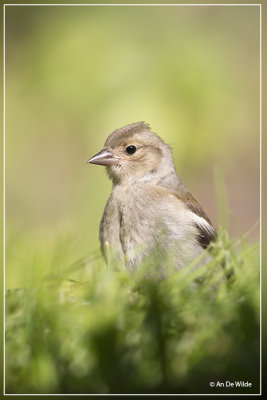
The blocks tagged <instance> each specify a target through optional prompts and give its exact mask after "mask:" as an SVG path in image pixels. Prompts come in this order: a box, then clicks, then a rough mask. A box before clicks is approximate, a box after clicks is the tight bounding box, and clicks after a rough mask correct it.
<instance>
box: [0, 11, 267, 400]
mask: <svg viewBox="0 0 267 400" xmlns="http://www.w3.org/2000/svg"><path fill="white" fill-rule="evenodd" d="M13 6H17V7H23V6H31V7H36V6H47V7H55V6H58V7H59V6H69V7H73V6H78V7H79V6H84V7H96V6H97V7H114V6H115V7H116V6H121V7H134V6H137V7H153V6H154V7H177V6H179V7H181V6H183V7H185V6H186V7H194V6H197V7H205V6H211V7H212V6H213V7H214V6H227V7H231V6H236V7H237V6H239V7H242V6H243V7H249V6H250V7H253V6H254V7H259V8H260V25H259V28H260V377H259V378H260V393H215V392H214V393H205V394H204V393H199V394H196V393H192V394H185V393H180V394H172V393H170V394H161V393H153V394H132V393H129V394H128V393H124V394H121V393H118V394H113V393H111V394H95V393H80V394H79V393H77V394H76V393H65V394H63V393H33V394H25V393H23V394H22V393H21V394H17V393H14V394H13V393H12V394H8V393H5V54H6V53H5V7H13ZM261 85H262V4H261V3H255V4H246V3H243V4H236V3H235V4H223V3H220V4H209V3H205V4H149V3H148V4H136V3H131V4H119V3H116V4H115V3H114V4H103V3H101V4H95V3H94V4H45V3H44V4H4V5H3V281H4V282H3V287H4V290H3V308H4V313H3V314H4V318H3V389H4V392H3V395H4V396H259V395H260V396H261V395H262V87H261Z"/></svg>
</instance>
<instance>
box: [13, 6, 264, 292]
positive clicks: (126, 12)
mask: <svg viewBox="0 0 267 400" xmlns="http://www.w3.org/2000/svg"><path fill="white" fill-rule="evenodd" d="M259 34H260V33H259V8H258V7H234V6H233V7H212V6H209V7H184V6H179V7H122V6H118V7H97V6H91V7H89V6H84V7H83V6H82V7H67V6H65V7H49V6H42V7H31V6H28V7H19V6H18V7H16V6H13V7H6V99H5V100H6V101H5V105H6V150H5V157H6V288H11V287H17V286H21V285H23V284H25V281H24V280H25V275H26V276H27V271H25V270H24V269H22V266H23V265H25V263H24V261H25V258H27V257H28V256H29V253H30V252H33V254H34V251H35V249H36V248H39V249H42V251H43V252H44V253H45V252H46V247H47V246H49V243H52V242H53V241H57V237H58V234H60V235H62V234H64V235H65V236H68V237H70V241H69V242H70V252H69V256H68V254H67V255H66V259H67V262H69V263H71V262H73V261H75V260H76V259H77V258H79V257H81V256H84V255H86V254H90V253H91V252H92V251H94V250H95V249H98V247H99V243H98V226H99V222H100V218H101V215H102V212H103V208H104V205H105V202H106V200H107V197H108V195H109V193H110V190H111V182H109V181H108V178H107V176H106V174H105V170H104V168H102V167H99V166H92V165H87V164H86V161H87V159H88V158H90V157H91V156H92V155H93V154H95V153H96V152H98V151H99V150H101V148H102V146H103V144H104V141H105V139H106V137H107V135H108V134H109V133H111V131H113V130H114V129H116V128H119V127H121V126H123V125H126V124H128V123H132V122H136V121H140V120H145V121H146V122H148V123H149V124H150V125H151V127H152V130H153V131H154V132H157V133H158V134H159V135H160V136H161V137H162V138H163V139H164V140H165V141H166V142H168V143H169V144H171V146H172V147H173V150H174V156H175V161H176V166H177V171H178V173H179V174H180V176H181V177H182V179H183V180H184V182H185V183H186V185H187V186H188V187H189V188H190V190H191V191H192V193H193V195H194V196H195V197H196V198H197V199H198V200H199V202H200V203H201V204H202V206H203V208H204V209H205V211H206V212H207V214H208V215H209V216H210V218H211V219H212V221H213V222H214V224H215V225H216V224H217V207H216V198H215V188H214V178H213V171H214V168H215V167H217V168H219V169H220V170H221V171H222V172H223V174H224V176H225V182H226V189H227V193H228V197H229V209H230V214H229V219H230V232H231V234H232V235H233V236H238V235H239V234H240V233H241V232H244V231H247V230H248V229H249V228H250V227H251V226H252V225H253V224H254V223H255V222H256V221H257V220H258V219H259V140H260V139H259V129H260V127H259V101H260V98H259V90H260V81H259V69H260V64H259ZM258 231H259V229H258V228H256V229H255V230H254V231H253V233H252V239H257V238H258ZM64 251H65V250H64ZM29 268H30V266H29ZM41 269H42V266H40V270H41ZM43 269H44V270H45V266H43ZM39 272H40V271H39V269H38V270H37V271H36V273H39ZM43 273H45V271H43Z"/></svg>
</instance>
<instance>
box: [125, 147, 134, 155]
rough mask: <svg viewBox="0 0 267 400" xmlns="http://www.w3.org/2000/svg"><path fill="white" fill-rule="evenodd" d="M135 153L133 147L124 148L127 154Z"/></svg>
mask: <svg viewBox="0 0 267 400" xmlns="http://www.w3.org/2000/svg"><path fill="white" fill-rule="evenodd" d="M135 152H136V147H135V146H128V147H126V153H127V154H134V153H135Z"/></svg>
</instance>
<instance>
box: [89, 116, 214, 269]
mask: <svg viewBox="0 0 267 400" xmlns="http://www.w3.org/2000/svg"><path fill="white" fill-rule="evenodd" d="M88 162H89V163H92V164H99V165H105V166H106V167H107V172H108V175H109V177H110V178H111V179H112V181H113V188H112V193H111V195H110V197H109V199H108V202H107V204H106V207H105V211H104V214H103V217H102V221H101V225H100V241H101V248H102V251H103V253H104V255H105V253H106V246H107V245H109V247H110V248H111V250H112V253H113V255H114V256H115V257H117V258H118V259H120V260H121V261H122V262H123V263H124V265H126V267H127V268H129V269H130V270H133V269H135V268H136V267H137V266H139V265H140V263H141V262H142V261H143V259H144V258H145V257H147V256H149V255H151V253H153V251H155V249H157V250H159V249H160V250H159V251H160V252H161V254H162V253H163V254H165V255H166V256H168V257H171V258H172V259H173V260H174V262H175V264H176V265H177V268H179V269H180V268H182V267H183V266H185V265H186V264H188V263H190V262H191V261H192V260H193V259H194V258H195V257H197V256H198V255H199V254H200V253H201V252H202V251H203V248H206V247H207V246H208V245H209V244H210V242H211V241H213V240H214V239H215V237H216V232H215V229H214V227H213V226H212V224H211V221H210V220H209V218H208V217H207V215H206V214H205V212H204V211H203V209H202V208H201V206H200V205H199V203H198V202H197V201H196V199H195V198H194V197H193V196H192V195H191V193H190V192H189V190H188V189H187V188H186V186H185V185H184V184H183V182H182V181H181V179H180V177H179V175H178V174H177V172H176V170H175V166H174V161H173V156H172V151H171V148H170V146H169V145H167V144H166V143H164V142H163V140H162V139H161V138H160V137H159V136H158V135H156V134H155V133H153V132H151V130H150V127H149V126H148V125H147V124H145V123H144V122H137V123H134V124H130V125H127V126H124V127H123V128H120V129H117V130H115V131H114V132H112V133H111V134H110V135H109V137H108V138H107V140H106V142H105V145H104V149H103V150H102V151H101V152H100V153H98V154H96V155H95V156H94V157H92V158H91V159H90V160H88Z"/></svg>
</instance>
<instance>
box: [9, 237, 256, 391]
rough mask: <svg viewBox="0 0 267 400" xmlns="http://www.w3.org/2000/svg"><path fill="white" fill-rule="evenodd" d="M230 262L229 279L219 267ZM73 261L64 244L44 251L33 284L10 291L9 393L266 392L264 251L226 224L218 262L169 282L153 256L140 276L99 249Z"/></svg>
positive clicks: (29, 264)
mask: <svg viewBox="0 0 267 400" xmlns="http://www.w3.org/2000/svg"><path fill="white" fill-rule="evenodd" d="M68 246H69V243H68V241H67V240H65V249H66V250H67V249H68ZM222 259H225V261H226V266H225V268H226V271H227V270H228V271H229V269H231V268H233V267H234V270H235V274H234V276H233V277H232V278H231V279H230V280H229V281H227V280H226V279H225V278H224V272H223V270H222V269H221V268H220V269H219V270H218V269H217V271H216V273H214V270H215V269H214V267H215V266H216V265H218V263H219V262H220V261H221V260H222ZM51 260H53V262H51ZM45 261H46V265H47V266H48V265H49V269H47V275H46V276H44V277H41V276H40V275H39V274H36V273H35V269H34V267H35V266H36V267H38V268H39V266H40V265H42V264H43V263H44V262H45ZM64 264H65V257H64V252H58V249H57V246H55V247H54V249H53V248H52V247H51V248H50V250H49V249H47V252H46V256H45V258H43V257H42V256H41V252H38V253H37V254H36V257H35V258H33V259H32V258H30V259H29V260H28V262H27V263H25V266H24V267H25V271H27V276H28V285H26V286H25V287H24V288H23V289H22V288H21V289H10V290H8V291H7V293H6V393H8V394H10V393H216V394H217V393H224V392H225V391H226V393H227V394H230V393H243V394H244V393H258V392H259V291H258V286H259V268H258V267H257V266H258V265H259V259H258V248H257V246H256V247H255V246H254V247H249V246H248V245H247V243H246V240H245V238H242V239H241V240H239V242H236V243H230V241H229V238H228V236H227V234H226V232H225V231H221V232H220V235H219V239H218V242H217V244H216V247H215V250H214V257H213V258H212V260H211V261H210V262H209V263H208V264H206V265H204V266H203V267H201V268H200V269H198V270H194V268H193V265H191V266H188V267H187V268H186V269H184V270H182V271H179V272H176V273H172V274H171V275H170V276H169V277H167V278H166V279H165V280H160V281H159V280H158V279H157V278H156V277H155V275H154V277H152V276H150V278H149V279H148V277H147V276H148V272H149V271H150V268H153V269H154V268H155V265H154V264H153V265H150V264H149V262H148V263H147V264H146V265H144V266H143V267H142V268H140V269H139V270H138V271H136V272H135V273H134V274H129V273H127V272H126V271H115V269H114V266H113V265H112V264H110V265H109V267H108V268H107V267H105V266H104V265H103V261H102V259H101V258H98V256H97V255H92V256H91V257H88V258H86V259H82V260H79V261H77V262H76V263H74V264H72V265H71V266H69V267H68V268H66V266H65V267H64ZM252 266H253V268H252ZM29 267H31V268H29ZM203 277H205V279H203ZM217 380H218V381H220V382H222V381H226V380H230V381H238V380H241V381H246V380H248V381H249V382H251V383H252V388H233V389H229V388H225V389H223V388H218V387H216V388H213V389H211V388H210V387H209V382H210V381H214V382H217Z"/></svg>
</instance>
